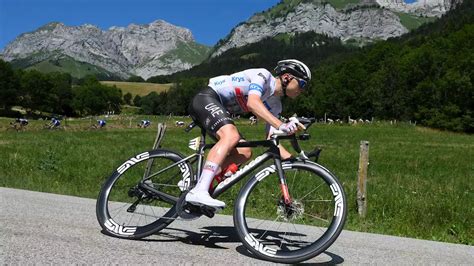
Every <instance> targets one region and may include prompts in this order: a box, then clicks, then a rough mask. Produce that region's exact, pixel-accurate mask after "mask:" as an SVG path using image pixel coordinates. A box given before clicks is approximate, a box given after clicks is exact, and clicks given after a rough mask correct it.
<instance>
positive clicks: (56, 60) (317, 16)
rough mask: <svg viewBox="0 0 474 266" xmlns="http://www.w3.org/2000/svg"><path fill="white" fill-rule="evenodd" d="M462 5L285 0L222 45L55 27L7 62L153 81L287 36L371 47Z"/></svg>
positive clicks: (139, 29)
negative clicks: (324, 38) (308, 34)
mask: <svg viewBox="0 0 474 266" xmlns="http://www.w3.org/2000/svg"><path fill="white" fill-rule="evenodd" d="M459 1H460V0H419V1H418V2H415V3H414V4H405V3H404V2H403V0H344V1H336V0H328V1H327V0H282V1H281V2H280V3H279V4H277V5H276V6H274V7H272V8H270V9H269V10H267V11H264V12H261V13H258V14H255V15H254V16H252V17H251V18H250V19H249V20H247V21H245V22H243V23H241V24H239V25H237V26H236V27H234V29H232V31H231V32H230V33H229V34H228V35H227V36H226V37H225V38H223V39H221V40H220V41H219V42H218V43H217V44H216V46H214V47H212V48H211V47H207V46H204V45H201V44H199V43H197V42H196V41H195V39H194V37H193V35H192V33H191V31H190V30H189V29H185V28H182V27H177V26H174V25H172V24H169V23H167V22H166V21H163V20H157V21H154V22H152V23H150V24H146V25H136V24H131V25H129V26H127V27H111V28H109V29H108V30H101V29H99V28H98V27H96V26H94V25H89V24H86V25H82V26H76V27H73V26H67V25H64V24H63V23H59V22H53V23H49V24H47V25H44V26H42V27H40V28H38V29H37V30H35V31H33V32H29V33H24V34H22V35H20V36H18V37H17V38H16V39H15V40H14V41H13V42H11V43H9V44H8V45H7V46H6V47H5V49H4V50H3V51H2V52H1V54H0V57H1V58H3V59H4V60H6V61H10V62H11V63H12V64H13V65H14V66H16V67H18V68H26V69H31V68H33V69H39V70H42V71H46V72H49V71H65V72H69V73H71V74H72V75H73V76H74V77H77V78H80V77H83V76H85V75H87V74H96V75H99V77H100V78H101V79H126V78H128V77H130V76H141V77H143V78H144V79H147V78H149V77H152V76H156V75H167V74H171V73H174V72H178V71H182V70H185V69H189V68H191V67H192V66H194V65H197V64H199V63H201V62H202V61H203V60H205V59H206V58H208V57H209V56H211V57H217V56H219V55H220V54H222V53H223V52H225V51H227V50H229V49H232V48H237V47H242V46H245V45H248V44H252V43H256V42H259V41H261V40H262V39H264V38H268V37H275V36H277V35H279V34H282V33H286V34H295V33H298V32H300V33H304V32H316V33H320V34H324V35H327V36H329V37H336V38H339V39H341V40H342V41H343V42H351V43H354V42H355V43H357V44H358V45H364V44H366V43H368V42H371V41H374V40H386V39H388V38H391V37H397V36H400V35H402V34H405V33H407V32H409V30H411V29H413V28H416V27H417V26H418V25H421V24H423V23H425V22H428V21H432V20H433V19H434V18H435V17H439V16H441V15H442V14H444V13H445V12H447V11H448V10H450V9H451V8H453V7H455V6H456V4H457V3H459Z"/></svg>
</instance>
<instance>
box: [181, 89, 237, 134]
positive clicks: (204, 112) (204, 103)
mask: <svg viewBox="0 0 474 266" xmlns="http://www.w3.org/2000/svg"><path fill="white" fill-rule="evenodd" d="M188 112H189V114H190V115H191V117H192V119H193V120H194V121H195V122H196V123H197V124H198V125H199V126H201V127H202V128H204V129H205V130H206V132H207V133H208V134H209V135H211V137H213V138H214V139H217V134H216V133H217V131H218V130H219V129H220V128H221V127H223V126H224V125H227V124H232V125H234V121H233V120H232V118H231V117H230V114H229V112H227V110H226V109H225V107H224V106H223V105H222V103H221V101H220V99H219V95H218V94H217V93H216V92H215V91H214V90H213V89H212V88H210V87H207V88H205V89H203V90H201V91H200V92H198V94H196V95H195V96H194V98H193V99H192V100H191V104H190V105H189V107H188Z"/></svg>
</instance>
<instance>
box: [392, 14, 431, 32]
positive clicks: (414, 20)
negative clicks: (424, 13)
mask: <svg viewBox="0 0 474 266" xmlns="http://www.w3.org/2000/svg"><path fill="white" fill-rule="evenodd" d="M396 14H397V15H398V17H399V18H400V23H402V25H403V26H405V28H407V29H408V30H414V29H416V28H418V27H420V26H421V25H423V24H425V23H429V22H433V21H435V20H436V18H425V17H419V16H415V15H411V14H406V13H396Z"/></svg>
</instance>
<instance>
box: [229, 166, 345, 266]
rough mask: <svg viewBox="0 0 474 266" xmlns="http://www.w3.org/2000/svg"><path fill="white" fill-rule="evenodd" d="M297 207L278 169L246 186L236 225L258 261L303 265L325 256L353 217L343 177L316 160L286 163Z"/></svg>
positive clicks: (270, 169) (237, 207)
mask: <svg viewBox="0 0 474 266" xmlns="http://www.w3.org/2000/svg"><path fill="white" fill-rule="evenodd" d="M282 167H283V170H284V173H285V177H286V181H287V185H288V191H289V195H290V197H291V203H289V204H288V203H285V200H284V198H283V196H282V192H281V189H280V184H279V183H280V182H279V178H278V174H277V172H276V170H275V166H274V165H272V166H269V167H267V168H265V169H263V170H262V171H260V172H259V173H257V174H256V175H255V176H254V177H253V178H251V179H250V180H249V181H248V182H247V184H246V185H245V186H244V187H243V188H242V190H241V191H240V194H239V196H238V199H237V202H236V204H235V209H234V223H235V227H236V229H237V233H238V235H239V237H240V239H241V241H242V243H243V244H244V245H245V247H246V248H247V249H248V250H249V251H251V252H252V253H253V254H255V255H256V256H257V257H259V258H262V259H265V260H269V261H273V262H279V263H298V262H301V261H304V260H308V259H310V258H313V257H315V256H317V255H319V254H321V253H322V252H324V251H325V250H326V249H327V248H328V247H329V246H330V245H331V244H332V243H333V242H334V241H335V240H336V238H337V237H338V236H339V234H340V233H341V231H342V228H343V226H344V222H345V219H346V215H347V204H346V196H345V194H344V191H343V189H342V186H341V184H340V183H339V181H338V180H337V178H336V177H335V176H334V175H333V174H331V173H330V172H329V171H328V170H327V169H325V168H324V167H322V166H320V165H318V164H315V163H310V162H298V161H297V162H285V163H283V164H282Z"/></svg>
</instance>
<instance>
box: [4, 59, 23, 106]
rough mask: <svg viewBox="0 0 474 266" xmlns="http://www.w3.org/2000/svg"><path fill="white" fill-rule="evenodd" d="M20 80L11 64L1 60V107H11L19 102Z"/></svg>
mask: <svg viewBox="0 0 474 266" xmlns="http://www.w3.org/2000/svg"><path fill="white" fill-rule="evenodd" d="M19 89H20V82H19V80H18V77H17V75H16V74H15V72H14V71H13V69H12V67H11V65H10V64H9V63H7V62H5V61H3V60H0V108H3V109H10V107H11V106H13V105H14V104H16V103H17V97H18V94H19Z"/></svg>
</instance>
